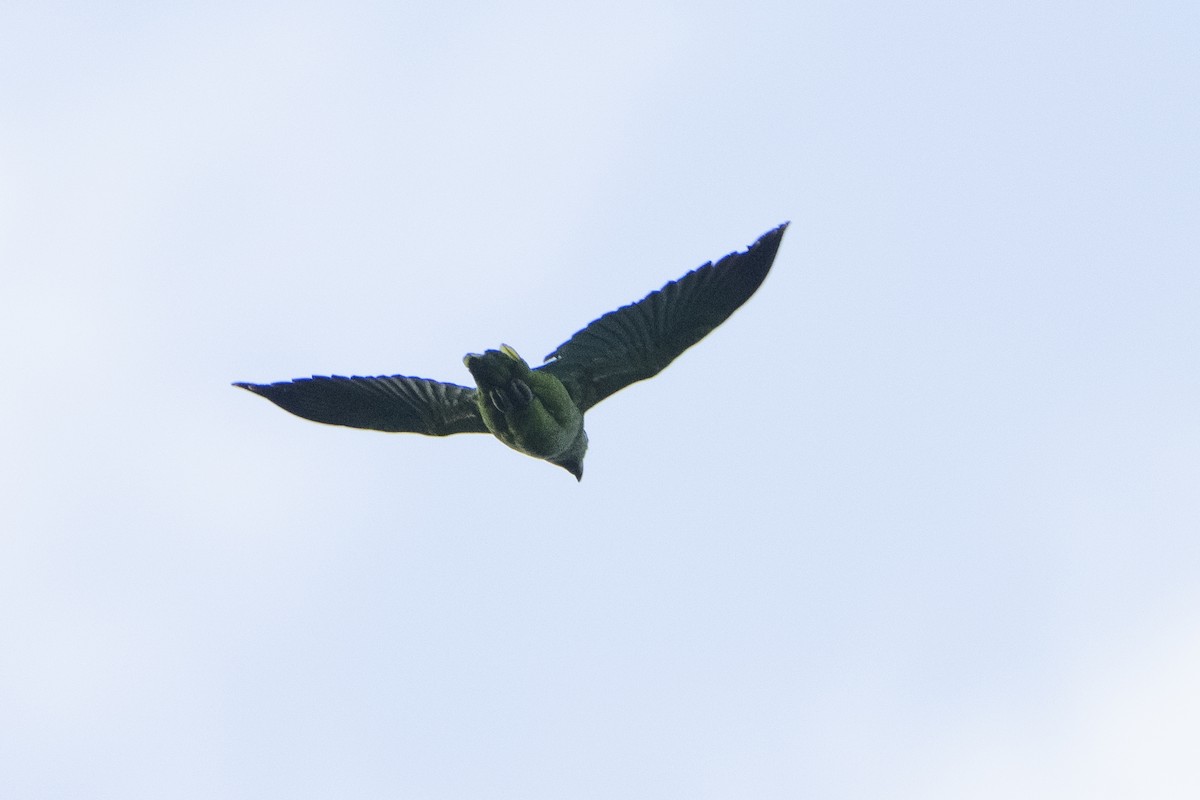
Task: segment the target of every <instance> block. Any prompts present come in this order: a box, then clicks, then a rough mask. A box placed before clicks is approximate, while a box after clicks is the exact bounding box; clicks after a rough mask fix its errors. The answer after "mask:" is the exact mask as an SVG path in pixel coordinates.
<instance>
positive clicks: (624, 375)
mask: <svg viewBox="0 0 1200 800" xmlns="http://www.w3.org/2000/svg"><path fill="white" fill-rule="evenodd" d="M786 229H787V223H786V222H785V223H784V224H782V225H780V226H779V227H778V228H775V229H774V230H772V231H768V232H767V233H765V234H763V235H762V236H761V237H759V239H758V241H756V242H755V243H754V244H752V245H751V246H750V247H749V248H748V249H747V250H746V251H745V252H742V253H730V254H729V255H727V256H725V257H724V258H722V259H721V260H720V261H718V262H716V263H715V264H714V263H712V262H709V263H708V264H705V265H703V266H701V267H699V268H697V269H694V270H692V271H691V272H689V273H688V274H686V275H684V276H683V277H682V278H680V279H679V280H676V281H671V282H670V283H668V284H667V285H666V286H664V287H663V288H661V289H659V290H658V291H655V292H651V293H650V294H648V295H647V296H646V297H644V298H643V299H641V300H639V301H638V302H636V303H632V304H630V305H627V306H622V307H621V308H619V309H617V310H616V311H611V312H609V313H607V314H605V315H604V316H602V317H600V318H599V319H597V320H595V321H593V322H591V323H590V324H588V326H587V327H585V328H584V329H583V330H581V331H579V332H577V333H576V334H575V335H574V336H572V337H571V338H570V339H568V340H567V341H566V342H564V343H563V344H561V345H559V346H558V349H557V350H555V351H554V352H553V353H551V354H550V355H548V356H546V362H547V363H545V364H544V365H542V366H541V367H539V369H544V370H547V371H549V372H550V373H551V374H553V375H555V376H556V377H558V378H559V380H561V381H562V382H563V383H564V384H566V386H567V389H568V391H570V393H571V396H572V398H573V399H574V400H575V402H576V403H577V404H578V405H579V407H580V410H582V411H586V410H587V409H589V408H591V407H592V406H594V405H596V404H597V403H599V402H600V401H601V400H603V399H604V398H606V397H608V396H609V395H611V394H613V393H614V392H617V391H619V390H621V389H623V388H625V387H626V386H628V385H629V384H631V383H635V382H637V381H641V380H645V379H646V378H650V377H653V376H654V375H657V374H658V373H659V372H660V371H662V369H663V368H664V367H666V366H667V365H668V364H670V363H671V362H672V361H674V360H675V358H676V357H677V356H678V355H679V354H680V353H682V352H683V351H684V350H686V349H688V348H689V347H691V346H692V345H694V344H695V343H696V342H698V341H700V340H701V339H703V338H704V337H705V336H706V335H708V333H709V332H711V331H712V330H713V329H714V328H716V327H717V326H718V325H720V324H721V323H722V322H724V321H725V320H726V319H728V318H729V315H730V314H732V313H733V312H734V311H736V310H737V309H738V307H739V306H741V305H742V304H743V303H745V302H746V301H747V300H748V299H750V295H752V294H754V292H755V290H757V289H758V287H759V285H761V284H762V282H763V279H764V278H766V277H767V272H768V271H770V269H771V264H772V263H773V262H774V261H775V253H776V252H777V251H778V250H779V243H780V241H781V240H782V238H783V232H784V231H785V230H786Z"/></svg>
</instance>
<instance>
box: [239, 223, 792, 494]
mask: <svg viewBox="0 0 1200 800" xmlns="http://www.w3.org/2000/svg"><path fill="white" fill-rule="evenodd" d="M787 226H788V223H786V222H785V223H783V224H782V225H780V226H779V227H778V228H775V229H774V230H772V231H768V232H767V233H765V234H763V235H762V236H761V237H759V239H758V241H756V242H755V243H754V244H752V245H751V246H750V247H749V248H748V249H747V250H746V251H745V252H743V253H730V254H729V255H727V256H725V257H724V258H722V259H721V260H720V261H718V262H717V263H715V264H714V263H712V262H709V263H707V264H705V265H703V266H701V267H698V268H697V269H694V270H692V271H691V272H689V273H688V274H686V275H684V276H683V277H682V278H680V279H679V280H677V281H671V282H670V283H668V284H667V285H666V286H664V287H663V288H661V289H659V290H658V291H656V292H651V293H650V294H648V295H647V296H646V297H644V298H643V299H641V300H639V301H638V302H636V303H631V304H630V305H627V306H622V307H621V308H619V309H617V310H616V311H611V312H609V313H607V314H605V315H604V316H602V317H600V318H599V319H597V320H595V321H593V322H591V323H589V324H588V325H587V327H585V328H584V329H583V330H581V331H579V332H578V333H576V334H575V335H574V336H572V337H571V338H570V339H568V340H567V341H566V342H564V343H563V344H561V345H559V346H558V349H557V350H555V351H554V352H553V353H551V354H550V355H548V356H546V358H545V363H544V364H542V365H541V366H539V367H530V366H529V364H528V363H527V362H526V361H525V359H523V358H521V356H519V355H517V352H516V351H515V350H513V349H512V348H511V347H509V346H508V345H501V346H500V349H499V350H486V351H484V352H483V354H478V353H469V354H468V355H467V356H466V357H465V358H464V359H463V363H464V364H466V366H467V369H468V370H470V372H471V376H472V377H473V378H474V379H475V386H476V387H477V388H475V389H472V388H470V387H469V386H459V385H457V384H453V383H442V382H440V381H433V380H429V379H427V378H410V377H405V376H403V375H391V376H379V377H373V378H364V377H359V376H354V377H350V378H346V377H342V376H340V375H333V376H330V377H325V376H314V377H312V378H297V379H296V380H293V381H281V382H279V383H265V384H258V383H235V384H233V385H234V386H238V387H240V388H242V389H247V390H249V391H251V392H254V393H255V394H257V395H262V396H263V397H265V398H267V399H268V400H270V401H271V402H272V403H274V404H275V405H277V406H279V407H280V408H282V409H284V410H285V411H290V412H291V413H293V414H295V415H297V416H300V417H304V418H305V419H310V420H313V421H315V422H324V423H327V424H329V425H346V426H348V427H351V428H369V429H371V430H377V431H391V432H396V433H421V434H425V435H426V436H449V435H450V434H452V433H491V434H493V435H494V436H495V437H496V438H497V439H499V440H500V441H502V442H504V444H506V445H508V446H509V447H511V448H512V449H514V450H518V451H520V452H522V453H525V454H526V455H529V456H533V457H534V458H540V459H543V460H545V461H549V462H550V463H551V464H556V465H558V466H560V467H562V468H563V469H565V470H567V471H568V472H570V473H571V474H572V475H574V476H575V479H576V480H582V479H583V456H584V454H585V453H586V452H587V445H588V438H587V433H586V432H584V429H583V415H584V414H585V413H586V412H587V411H588V410H589V409H590V408H591V407H592V406H594V405H596V404H597V403H599V402H600V401H601V400H603V399H604V398H606V397H608V396H609V395H611V394H613V393H615V392H617V391H620V390H621V389H624V388H625V387H626V386H628V385H629V384H631V383H636V382H637V381H641V380H645V379H646V378H650V377H653V376H655V375H657V374H658V373H659V372H661V371H662V369H663V368H664V367H666V366H667V365H668V364H670V363H671V362H672V361H674V360H675V357H676V356H678V355H679V354H680V353H682V352H683V351H684V350H686V349H688V348H689V347H691V346H692V345H694V344H695V343H696V342H698V341H700V340H701V339H703V338H704V337H705V336H707V335H708V333H709V332H710V331H712V330H713V329H714V328H716V327H717V326H718V325H720V324H721V323H722V322H724V321H725V320H726V319H728V318H729V315H730V314H732V313H733V312H734V311H736V310H737V309H738V307H739V306H741V305H742V303H745V302H746V301H747V300H748V299H750V295H752V294H754V292H755V290H756V289H758V287H759V285H760V284H761V283H762V282H763V279H764V278H766V277H767V272H768V271H769V270H770V269H771V264H772V263H773V262H774V260H775V253H776V252H777V251H778V250H779V243H780V241H781V240H782V239H783V233H784V231H785V230H786V229H787Z"/></svg>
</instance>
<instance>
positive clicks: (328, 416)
mask: <svg viewBox="0 0 1200 800" xmlns="http://www.w3.org/2000/svg"><path fill="white" fill-rule="evenodd" d="M233 385H234V386H238V387H241V388H242V389H246V390H247V391H251V392H254V393H255V394H257V395H261V396H262V397H265V398H267V399H268V400H270V401H271V402H272V403H274V404H275V405H277V406H279V407H280V408H282V409H284V410H285V411H290V412H292V413H293V414H295V415H296V416H298V417H304V418H305V419H311V420H313V421H314V422H324V423H326V424H328V425H346V426H347V427H350V428H369V429H371V430H376V431H390V432H393V433H423V434H425V435H426V436H449V435H450V434H452V433H488V429H487V426H486V425H484V424H483V418H482V417H481V416H480V415H479V408H478V407H477V406H476V405H475V390H474V389H471V388H469V387H467V386H459V385H457V384H454V383H441V382H439V381H431V380H428V379H427V378H408V377H405V376H403V375H391V376H379V377H374V378H363V377H359V376H357V375H356V376H354V377H350V378H346V377H342V376H341V375H333V376H330V377H326V376H322V375H316V376H313V377H311V378H298V379H296V380H294V381H281V382H279V383H235V384H233Z"/></svg>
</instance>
